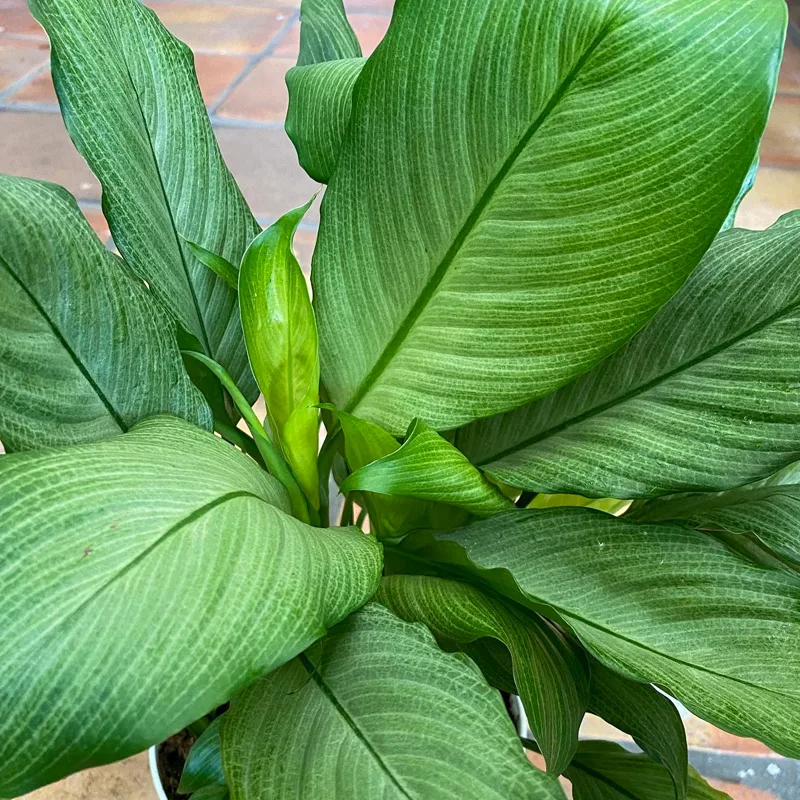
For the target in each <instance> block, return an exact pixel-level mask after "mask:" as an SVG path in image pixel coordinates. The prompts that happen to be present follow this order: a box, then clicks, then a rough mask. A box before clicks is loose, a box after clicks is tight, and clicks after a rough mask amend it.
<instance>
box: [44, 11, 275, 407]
mask: <svg viewBox="0 0 800 800" xmlns="http://www.w3.org/2000/svg"><path fill="white" fill-rule="evenodd" d="M30 5H31V10H32V11H33V13H34V15H35V16H36V18H37V19H38V20H39V22H41V24H42V25H43V26H44V28H45V30H46V31H47V34H48V36H49V37H50V45H51V66H52V73H53V81H54V83H55V85H56V92H57V93H58V98H59V103H60V104H61V113H62V115H63V116H64V121H65V123H66V126H67V130H68V131H69V133H70V136H71V137H72V140H73V141H74V142H75V145H76V147H77V148H78V150H79V151H80V153H81V155H82V156H83V157H84V158H85V159H86V160H87V162H88V163H89V166H90V167H91V169H92V171H93V172H94V173H95V175H97V177H98V178H99V180H100V183H101V184H102V186H103V211H104V212H105V215H106V218H107V219H108V224H109V226H110V228H111V232H112V233H113V235H114V242H115V243H116V245H117V247H118V248H119V251H120V252H121V253H122V255H123V256H124V257H125V259H126V260H127V261H128V263H129V264H130V265H131V267H132V268H133V270H134V271H135V272H136V273H137V274H138V275H139V276H140V277H141V278H143V279H144V280H146V281H147V282H148V284H149V285H150V287H151V288H152V290H153V292H154V293H155V294H156V295H157V296H158V298H159V299H160V300H161V301H162V302H163V303H164V305H165V306H166V307H167V308H168V309H169V310H170V311H171V312H172V314H173V315H174V316H175V318H176V319H177V320H178V321H179V322H180V323H181V324H182V325H183V327H184V328H185V329H186V330H187V331H189V332H190V333H192V334H193V335H194V336H196V337H197V339H198V340H199V342H200V344H201V345H202V347H203V350H204V351H205V352H206V353H207V355H209V356H211V357H212V358H214V359H215V360H216V361H218V362H219V363H220V364H222V365H223V366H225V368H226V369H227V370H228V372H230V373H231V375H232V376H233V377H234V380H235V381H236V383H237V384H238V385H239V387H240V388H241V389H242V391H244V393H245V394H246V395H247V396H248V398H249V399H250V400H253V399H254V398H255V395H256V386H255V382H254V381H253V378H252V375H251V374H250V370H249V367H248V364H247V354H246V353H245V348H244V342H243V341H242V333H241V326H240V322H239V313H238V309H237V299H236V293H235V292H234V291H233V290H232V289H231V288H230V286H228V285H227V284H226V283H225V281H224V280H222V279H221V278H219V277H217V276H216V275H215V274H214V273H213V272H211V271H210V270H208V269H207V268H206V267H205V266H203V265H202V264H201V263H200V262H199V261H198V260H197V259H196V258H195V257H194V255H193V254H192V252H191V249H190V248H189V245H188V244H186V240H188V241H189V242H194V243H195V244H197V245H200V246H201V247H203V248H205V249H207V250H209V251H210V252H212V253H216V254H217V255H219V256H222V257H223V258H225V259H226V260H227V261H230V262H232V263H233V264H238V263H239V260H240V258H241V256H242V254H243V253H244V250H245V247H246V246H247V243H248V242H249V241H250V240H251V239H252V238H253V237H254V236H255V235H256V234H257V233H258V232H259V230H260V228H259V226H258V224H257V223H256V221H255V219H254V218H253V215H252V214H251V213H250V210H249V209H248V207H247V204H246V203H245V201H244V198H243V197H242V195H241V192H240V191H239V189H238V187H237V186H236V183H235V181H234V179H233V177H232V176H231V174H230V172H229V171H228V168H227V167H226V166H225V163H224V161H223V160H222V156H221V154H220V151H219V147H218V146H217V142H216V140H215V138H214V133H213V131H212V130H211V124H210V122H209V120H208V115H207V114H206V110H205V106H204V105H203V99H202V97H201V95H200V89H199V88H198V85H197V78H196V76H195V71H194V61H193V57H192V53H191V51H190V50H189V48H188V47H186V45H184V44H183V43H182V42H179V41H178V40H177V39H175V38H173V37H172V36H171V35H170V34H169V33H168V32H167V30H166V29H165V28H164V27H163V26H162V25H161V23H160V22H159V21H158V18H157V17H156V15H155V14H154V13H153V12H152V11H151V10H150V9H148V8H146V7H145V6H144V5H143V4H142V3H140V2H138V0H31V2H30Z"/></svg>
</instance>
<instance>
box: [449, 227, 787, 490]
mask: <svg viewBox="0 0 800 800" xmlns="http://www.w3.org/2000/svg"><path fill="white" fill-rule="evenodd" d="M799 332H800V212H793V213H791V214H788V215H787V216H785V217H783V218H782V219H781V220H779V221H778V222H777V223H776V224H775V225H773V226H772V227H771V228H769V229H768V230H766V231H745V230H736V229H734V230H732V231H728V232H726V233H724V234H722V235H720V236H719V238H718V239H717V240H716V241H715V243H714V245H713V247H712V248H711V249H710V250H709V251H708V253H707V254H706V256H705V258H704V259H703V261H702V263H701V264H700V266H699V267H698V269H697V270H695V272H694V273H693V274H692V275H691V277H690V278H689V280H688V281H687V282H686V283H685V284H684V286H683V288H682V289H681V290H680V292H679V293H678V294H677V295H676V296H675V297H674V298H673V299H672V300H671V301H670V302H669V303H668V304H667V305H666V306H665V307H664V308H663V309H662V310H661V312H660V313H659V314H658V315H656V317H655V318H654V319H653V320H652V321H651V322H650V324H649V325H648V326H647V327H646V328H644V330H642V331H641V332H640V333H639V334H638V335H637V336H635V337H634V338H633V339H632V340H631V341H630V342H629V343H628V344H627V345H626V346H625V347H624V348H622V349H621V350H620V351H619V352H618V353H616V354H615V355H614V356H612V357H611V358H610V359H608V360H607V361H604V362H603V363H602V364H600V365H599V366H598V367H596V368H595V369H594V370H592V371H591V372H589V373H588V374H586V375H584V376H582V377H581V378H579V379H578V380H577V381H575V382H574V383H573V384H571V385H570V386H567V387H565V388H564V389H562V390H561V391H559V392H556V393H555V394H553V395H551V396H550V397H547V398H545V399H544V400H542V401H540V402H538V403H534V404H532V405H529V406H526V407H524V408H521V409H518V410H516V411H513V412H511V413H509V414H506V415H504V416H500V417H496V418H494V419H492V420H486V421H482V422H478V423H476V424H474V425H472V426H469V427H468V428H466V429H464V430H463V431H461V432H459V435H458V437H457V439H456V441H457V444H458V445H459V447H460V448H461V449H462V450H463V451H464V452H465V453H466V454H467V455H468V456H469V457H470V458H471V459H472V461H473V462H475V463H476V464H479V465H480V466H481V468H482V469H484V470H485V471H486V472H488V473H489V474H490V475H492V476H493V477H495V478H497V479H499V480H502V481H505V482H507V483H510V484H512V485H514V486H520V487H525V488H526V489H533V490H541V491H546V492H571V493H576V494H581V495H586V496H589V497H608V496H610V497H628V498H633V497H652V496H656V495H663V494H669V493H672V492H679V491H687V490H688V491H691V490H712V491H713V490H720V489H728V488H731V487H735V486H741V485H742V484H745V483H748V482H750V481H752V480H755V479H757V478H762V477H764V476H766V475H769V474H770V473H773V472H775V471H776V470H777V469H780V468H781V467H783V466H785V465H786V464H788V463H790V462H792V461H795V460H797V459H798V457H800V383H799V382H798V378H797V376H798V374H800V346H798V341H800V339H798V333H799Z"/></svg>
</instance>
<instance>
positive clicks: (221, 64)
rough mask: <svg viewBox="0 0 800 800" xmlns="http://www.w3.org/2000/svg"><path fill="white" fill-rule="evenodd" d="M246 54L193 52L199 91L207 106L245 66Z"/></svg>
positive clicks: (217, 97)
mask: <svg viewBox="0 0 800 800" xmlns="http://www.w3.org/2000/svg"><path fill="white" fill-rule="evenodd" d="M246 64H247V57H246V56H225V55H220V54H218V53H195V56H194V68H195V71H196V72H197V80H198V81H199V82H200V91H201V92H202V93H203V100H205V103H206V105H207V106H210V105H213V104H214V103H216V102H217V100H219V97H220V95H221V94H222V93H223V92H224V91H225V89H227V88H228V86H229V85H230V84H231V82H232V81H233V79H234V78H235V77H236V76H237V75H238V74H239V73H240V72H241V71H242V70H243V69H244V68H245V65H246Z"/></svg>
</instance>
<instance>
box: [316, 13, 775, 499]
mask: <svg viewBox="0 0 800 800" xmlns="http://www.w3.org/2000/svg"><path fill="white" fill-rule="evenodd" d="M785 18H786V7H785V4H784V3H783V2H782V0H765V2H762V3H758V4H753V3H747V4H738V5H737V6H736V7H735V8H733V9H732V8H731V5H730V3H729V2H728V1H727V0H711V1H710V2H709V0H688V2H681V3H676V2H674V0H645V2H641V3H637V4H635V5H630V4H620V3H613V2H599V3H591V4H588V5H587V4H586V3H585V2H579V1H578V0H546V1H545V2H537V3H525V4H520V3H519V2H518V0H491V2H486V3H479V4H476V5H474V6H473V5H470V6H469V7H467V8H464V7H463V4H456V3H454V2H440V3H431V2H429V0H405V2H402V3H399V4H398V5H397V6H396V8H395V10H394V15H393V18H392V23H391V25H390V27H389V31H388V34H387V36H386V38H385V39H384V40H383V41H382V42H381V45H380V47H379V48H378V49H377V50H376V51H375V53H374V54H373V55H372V56H371V57H370V58H369V60H368V61H367V64H366V66H365V67H364V70H363V72H362V73H361V76H360V77H359V79H358V83H357V86H356V90H355V96H354V101H353V113H352V119H351V123H350V125H349V127H348V132H347V135H346V137H345V142H344V145H343V147H342V151H341V154H340V157H339V159H338V162H337V166H336V171H335V173H334V175H333V178H332V180H331V182H330V185H329V188H328V190H327V193H326V195H325V199H324V202H323V206H322V221H321V226H320V233H319V240H318V243H317V249H316V251H315V253H314V267H313V271H312V276H313V282H314V302H315V306H316V309H317V319H318V324H319V330H320V352H321V358H322V372H323V383H324V384H325V385H326V387H327V388H328V391H329V392H330V396H331V400H332V402H334V403H335V404H336V405H337V406H338V407H339V408H342V409H344V410H346V411H348V412H351V413H354V414H356V415H358V416H360V417H363V418H366V419H369V420H371V421H373V422H376V423H378V424H380V425H382V426H383V427H385V428H387V430H389V431H390V432H391V433H394V434H401V433H402V432H403V431H404V430H405V429H406V427H407V426H408V424H409V422H410V421H411V420H412V419H413V418H415V417H419V418H420V419H422V420H423V421H424V422H425V423H427V424H428V425H431V426H432V427H434V428H437V429H443V428H449V427H456V426H458V425H460V424H464V423H466V422H469V421H470V420H472V419H475V418H478V417H485V416H489V415H491V414H493V413H497V412H500V411H503V410H507V409H510V408H513V407H516V406H518V405H520V404H522V403H525V402H528V401H530V400H533V399H534V398H536V397H540V396H543V395H545V394H547V393H549V392H551V391H552V390H554V389H556V388H558V387H559V386H561V385H563V384H564V383H566V382H567V381H569V380H570V379H572V378H574V377H576V376H577V375H578V374H580V373H581V372H584V371H586V370H587V369H589V368H590V367H591V366H593V365H594V364H596V363H597V362H598V361H600V360H601V359H602V358H604V357H606V356H608V355H609V354H610V353H612V352H613V351H614V350H616V349H617V348H618V347H619V346H620V345H621V344H623V343H624V342H625V341H626V340H627V339H628V338H629V337H630V336H631V335H632V334H633V333H635V332H636V331H637V330H638V329H639V328H640V327H641V326H642V325H643V324H644V323H645V322H646V321H647V320H648V319H649V318H650V316H652V314H653V313H654V312H655V311H656V310H657V309H658V308H659V307H660V306H661V305H662V304H663V303H664V302H665V301H666V300H667V299H668V298H669V297H670V296H671V295H672V294H673V293H674V292H675V290H677V288H678V287H679V286H680V285H681V283H682V282H683V280H684V279H685V278H686V277H687V275H688V274H689V273H690V272H691V271H692V270H693V269H694V268H695V267H696V266H697V264H698V262H699V260H700V257H701V255H702V254H703V252H704V251H705V250H706V248H707V247H708V246H709V245H710V243H711V241H712V240H713V238H714V236H715V235H716V234H717V232H718V231H719V229H720V227H721V226H722V224H723V222H724V220H725V218H726V217H727V215H728V212H729V210H730V208H731V205H732V204H733V202H734V200H735V198H736V196H737V194H738V193H739V190H740V187H741V186H742V183H743V181H744V178H745V175H746V173H747V171H748V169H749V168H750V165H751V164H752V161H753V158H754V156H755V151H756V143H757V141H758V138H759V137H760V134H761V131H762V130H763V127H764V124H765V122H766V118H767V113H768V109H769V106H770V102H771V98H772V95H773V90H774V80H775V73H776V70H777V65H778V58H779V54H780V51H781V46H782V41H783V33H784V25H785ZM733 40H735V41H736V42H737V47H735V48H733V47H731V41H733ZM412 51H413V52H414V54H415V57H414V58H413V59H409V52H412ZM410 109H413V112H410V111H409V110H410ZM389 187H390V188H389ZM612 494H613V493H612Z"/></svg>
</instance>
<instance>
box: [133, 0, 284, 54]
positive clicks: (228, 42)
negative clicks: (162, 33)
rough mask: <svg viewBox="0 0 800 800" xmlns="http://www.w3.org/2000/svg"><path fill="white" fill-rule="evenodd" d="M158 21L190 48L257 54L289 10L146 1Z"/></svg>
mask: <svg viewBox="0 0 800 800" xmlns="http://www.w3.org/2000/svg"><path fill="white" fill-rule="evenodd" d="M147 5H148V6H150V8H152V9H153V10H154V11H155V12H156V14H158V17H159V19H160V20H161V22H162V23H163V24H164V25H165V26H166V27H167V28H168V29H169V30H170V31H171V32H172V33H173V34H174V35H175V36H177V37H178V38H179V39H181V40H183V41H184V42H186V44H188V45H189V47H191V48H192V49H193V50H204V51H206V52H211V53H222V54H231V53H233V54H236V53H249V54H252V53H258V52H259V51H261V50H263V49H264V48H265V47H266V46H267V45H268V44H269V43H270V42H271V41H272V39H273V38H274V37H275V35H276V34H277V33H278V32H279V31H280V30H281V28H282V27H283V25H284V24H285V22H286V20H287V18H288V16H289V15H290V14H292V13H294V12H293V10H292V9H275V8H262V7H258V8H251V7H249V6H231V5H221V4H216V3H193V2H185V1H184V2H180V1H178V2H176V1H175V0H148V2H147Z"/></svg>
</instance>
